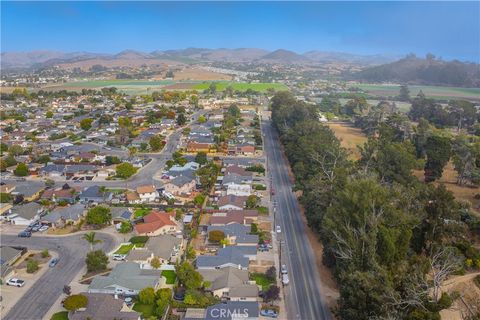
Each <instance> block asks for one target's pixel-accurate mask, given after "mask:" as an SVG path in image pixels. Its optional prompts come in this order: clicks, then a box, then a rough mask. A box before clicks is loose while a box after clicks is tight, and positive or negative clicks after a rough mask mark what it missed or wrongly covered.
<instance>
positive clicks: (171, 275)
mask: <svg viewBox="0 0 480 320" xmlns="http://www.w3.org/2000/svg"><path fill="white" fill-rule="evenodd" d="M162 277H165V278H167V284H174V283H175V280H176V279H177V274H176V273H175V271H173V270H163V271H162Z"/></svg>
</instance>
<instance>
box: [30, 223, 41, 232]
mask: <svg viewBox="0 0 480 320" xmlns="http://www.w3.org/2000/svg"><path fill="white" fill-rule="evenodd" d="M41 227H42V226H41V225H39V224H36V225H34V226H32V232H37V231H38V230H40V228H41Z"/></svg>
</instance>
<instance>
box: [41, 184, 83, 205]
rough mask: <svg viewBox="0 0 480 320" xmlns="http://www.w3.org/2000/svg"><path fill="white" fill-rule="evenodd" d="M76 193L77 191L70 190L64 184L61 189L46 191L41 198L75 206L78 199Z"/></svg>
mask: <svg viewBox="0 0 480 320" xmlns="http://www.w3.org/2000/svg"><path fill="white" fill-rule="evenodd" d="M76 193H77V191H76V190H75V189H74V188H70V186H69V185H68V184H64V185H63V186H62V187H61V188H56V189H47V190H45V191H44V192H43V193H42V196H41V197H40V198H41V199H47V200H51V201H53V202H68V203H70V204H73V203H74V202H75V199H76V198H77V195H76Z"/></svg>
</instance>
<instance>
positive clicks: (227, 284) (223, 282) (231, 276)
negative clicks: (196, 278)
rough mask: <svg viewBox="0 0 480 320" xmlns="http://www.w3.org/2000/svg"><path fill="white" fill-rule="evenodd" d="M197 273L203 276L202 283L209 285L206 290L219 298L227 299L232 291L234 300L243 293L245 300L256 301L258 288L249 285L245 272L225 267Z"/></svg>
mask: <svg viewBox="0 0 480 320" xmlns="http://www.w3.org/2000/svg"><path fill="white" fill-rule="evenodd" d="M198 272H199V273H200V274H201V275H202V276H203V280H204V281H208V282H209V283H210V286H209V287H208V288H207V290H208V291H211V292H212V294H213V295H215V296H217V297H219V298H227V299H229V298H230V293H231V292H232V291H234V293H235V298H238V293H239V292H240V291H243V293H244V296H243V298H244V299H245V300H247V301H248V300H251V301H257V299H258V286H257V285H256V284H250V283H249V281H250V279H249V276H248V271H247V270H242V269H238V268H234V267H227V268H222V269H204V270H199V271H198Z"/></svg>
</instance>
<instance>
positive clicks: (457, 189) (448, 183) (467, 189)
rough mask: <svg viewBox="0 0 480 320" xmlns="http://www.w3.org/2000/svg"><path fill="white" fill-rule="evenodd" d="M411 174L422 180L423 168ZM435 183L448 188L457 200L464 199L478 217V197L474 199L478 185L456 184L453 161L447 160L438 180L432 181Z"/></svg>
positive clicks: (479, 200) (479, 207)
mask: <svg viewBox="0 0 480 320" xmlns="http://www.w3.org/2000/svg"><path fill="white" fill-rule="evenodd" d="M413 174H414V175H415V176H416V177H417V178H418V179H419V180H420V181H424V172H423V170H415V171H414V172H413ZM434 183H436V184H443V185H444V186H445V187H446V188H447V189H448V190H450V191H451V192H452V193H453V194H454V195H455V198H456V199H457V200H464V201H467V202H469V203H470V204H471V209H472V210H471V211H472V212H473V213H474V214H475V215H477V216H479V217H480V199H475V195H476V194H479V193H480V189H479V188H478V187H472V186H459V185H458V184H457V172H456V171H455V169H454V167H453V163H452V162H449V163H448V164H447V165H446V166H445V169H444V170H443V175H442V178H440V180H438V181H436V182H434Z"/></svg>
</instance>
